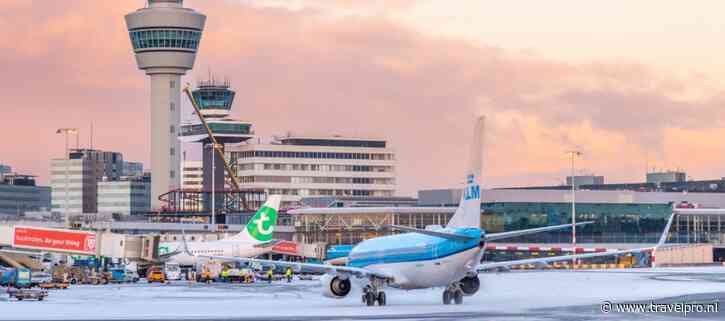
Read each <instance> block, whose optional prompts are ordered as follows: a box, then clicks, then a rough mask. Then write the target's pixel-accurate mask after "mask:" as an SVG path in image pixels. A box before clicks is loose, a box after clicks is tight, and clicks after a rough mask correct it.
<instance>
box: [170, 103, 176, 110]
mask: <svg viewBox="0 0 725 321" xmlns="http://www.w3.org/2000/svg"><path fill="white" fill-rule="evenodd" d="M169 109H170V110H171V111H174V110H176V106H175V105H174V103H171V104H169Z"/></svg>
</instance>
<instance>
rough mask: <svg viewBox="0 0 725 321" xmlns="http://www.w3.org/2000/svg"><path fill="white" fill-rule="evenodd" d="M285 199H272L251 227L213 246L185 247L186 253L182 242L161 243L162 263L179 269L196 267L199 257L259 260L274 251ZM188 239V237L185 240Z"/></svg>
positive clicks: (259, 212)
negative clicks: (174, 265) (276, 231)
mask: <svg viewBox="0 0 725 321" xmlns="http://www.w3.org/2000/svg"><path fill="white" fill-rule="evenodd" d="M281 198H282V196H280V195H271V196H269V198H268V199H267V201H266V202H265V203H264V204H263V205H262V207H260V208H259V210H258V211H257V213H256V214H254V217H253V218H252V219H251V220H249V223H248V224H247V226H246V227H245V228H244V230H242V231H241V232H239V234H237V235H234V236H232V237H229V238H226V239H222V240H218V241H209V242H198V241H197V242H187V243H184V244H185V245H186V246H185V247H186V251H181V250H180V249H181V245H182V243H181V242H173V243H161V244H160V245H159V249H160V250H161V252H164V253H162V254H161V260H162V261H166V262H176V263H178V264H179V265H196V262H197V256H201V255H204V256H212V255H218V256H229V257H255V256H258V255H261V254H264V253H267V252H269V251H270V249H271V246H272V245H274V243H275V241H274V239H272V234H273V233H274V228H275V226H276V225H277V211H278V209H279V202H280V200H281ZM184 238H185V237H184Z"/></svg>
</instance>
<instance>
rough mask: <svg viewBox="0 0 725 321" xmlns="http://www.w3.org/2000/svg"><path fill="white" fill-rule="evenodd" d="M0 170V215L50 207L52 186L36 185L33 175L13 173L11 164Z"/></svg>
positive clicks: (20, 214)
mask: <svg viewBox="0 0 725 321" xmlns="http://www.w3.org/2000/svg"><path fill="white" fill-rule="evenodd" d="M0 171H1V172H0V216H11V217H17V216H22V215H23V214H24V213H25V212H31V211H43V210H49V209H50V187H46V186H36V185H35V179H34V177H33V176H30V175H19V174H15V173H12V172H11V168H10V166H4V168H2V169H0Z"/></svg>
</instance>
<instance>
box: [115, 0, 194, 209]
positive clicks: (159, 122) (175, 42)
mask: <svg viewBox="0 0 725 321" xmlns="http://www.w3.org/2000/svg"><path fill="white" fill-rule="evenodd" d="M183 2H184V1H183V0H148V5H147V6H146V7H144V8H141V9H138V10H136V11H135V12H132V13H129V14H127V15H126V25H127V27H128V33H129V36H130V37H131V44H132V45H133V51H134V53H135V54H136V62H137V63H138V68H139V69H141V70H144V71H145V72H146V74H147V75H148V76H149V78H150V80H151V199H152V203H151V206H152V208H159V207H160V206H161V205H162V203H161V202H160V201H159V200H158V197H159V195H162V194H164V193H166V192H168V191H169V190H174V189H178V188H179V187H180V185H181V184H180V182H181V173H180V169H181V143H180V142H179V139H178V136H179V133H178V126H179V121H180V118H181V87H182V86H181V76H182V75H184V74H185V73H186V71H187V70H190V69H192V68H193V67H194V59H195V58H196V50H197V49H198V48H199V42H200V40H201V33H202V30H203V29H204V23H205V22H206V16H205V15H203V14H201V13H198V12H196V11H194V10H192V9H189V8H184V7H183Z"/></svg>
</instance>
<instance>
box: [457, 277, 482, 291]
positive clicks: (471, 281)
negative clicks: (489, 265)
mask: <svg viewBox="0 0 725 321" xmlns="http://www.w3.org/2000/svg"><path fill="white" fill-rule="evenodd" d="M460 282H461V290H463V294H464V295H466V296H469V295H474V294H476V292H478V289H479V288H480V287H481V280H479V279H478V275H471V276H467V277H465V278H463V279H461V281H460Z"/></svg>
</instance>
